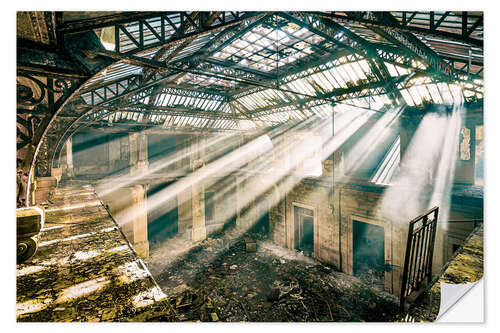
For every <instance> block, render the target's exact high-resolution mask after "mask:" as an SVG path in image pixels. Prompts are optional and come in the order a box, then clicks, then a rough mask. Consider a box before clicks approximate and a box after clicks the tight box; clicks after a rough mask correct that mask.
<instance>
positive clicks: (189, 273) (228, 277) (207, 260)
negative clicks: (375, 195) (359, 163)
mask: <svg viewBox="0 0 500 333" xmlns="http://www.w3.org/2000/svg"><path fill="white" fill-rule="evenodd" d="M250 239H251V240H255V244H256V251H255V252H253V251H247V245H248V244H249V243H253V242H252V241H250ZM171 244H175V246H173V245H171ZM183 246H185V247H184V249H187V250H184V251H181V250H180V248H181V247H183ZM174 248H176V253H177V255H176V256H173V255H170V254H171V253H172V252H173V251H174V250H175V249H174ZM252 250H253V249H252ZM146 262H147V265H148V267H149V268H150V271H151V272H152V274H153V276H154V277H155V279H156V280H157V281H158V283H159V285H160V287H161V288H162V289H163V291H164V292H165V293H166V294H167V295H168V296H169V297H170V298H172V302H171V303H172V305H173V306H175V307H176V310H177V311H178V313H179V316H180V319H181V320H185V321H224V322H238V321H255V322H291V321H294V322H295V321H299V322H305V321H307V322H310V321H352V322H362V321H393V320H394V318H395V317H396V314H397V312H398V300H397V299H396V297H394V296H393V295H391V294H388V293H386V292H384V291H382V290H379V289H377V288H374V287H372V286H369V285H367V284H364V283H363V282H361V281H360V280H359V279H357V278H355V277H352V276H349V275H346V274H344V273H341V272H338V271H336V270H335V269H334V268H332V267H329V266H327V265H324V264H322V263H320V262H318V261H317V260H315V259H313V258H310V257H307V256H304V255H303V254H302V253H300V252H297V251H294V250H289V249H285V248H282V247H280V246H278V245H276V244H274V243H272V242H271V241H270V240H268V239H264V238H263V237H262V236H260V235H259V234H246V235H242V236H239V237H236V238H232V237H231V230H228V231H227V232H225V233H224V234H212V235H211V236H210V237H209V238H208V239H207V240H205V241H203V242H201V243H200V244H197V245H196V244H195V245H193V244H190V243H189V241H188V240H186V239H183V238H181V237H177V238H174V239H169V240H165V242H164V246H158V247H156V248H155V249H152V251H151V257H150V258H149V259H147V260H146Z"/></svg>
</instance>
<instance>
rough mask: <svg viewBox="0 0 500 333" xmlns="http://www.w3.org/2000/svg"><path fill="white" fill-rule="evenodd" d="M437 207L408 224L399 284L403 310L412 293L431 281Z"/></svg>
mask: <svg viewBox="0 0 500 333" xmlns="http://www.w3.org/2000/svg"><path fill="white" fill-rule="evenodd" d="M438 212H439V207H434V208H431V209H430V210H428V211H426V212H425V213H423V214H422V215H420V216H418V217H416V218H415V219H413V220H412V221H410V223H409V227H408V241H407V243H406V254H405V264H404V269H403V279H402V284H401V295H400V299H399V305H400V308H401V309H404V302H405V301H406V300H407V299H408V297H409V296H410V295H411V294H412V293H413V295H415V294H418V293H419V292H420V291H421V290H422V289H423V288H422V287H423V282H424V281H425V280H426V279H427V283H430V282H431V280H432V256H433V252H434V241H435V239H436V229H437V220H438Z"/></svg>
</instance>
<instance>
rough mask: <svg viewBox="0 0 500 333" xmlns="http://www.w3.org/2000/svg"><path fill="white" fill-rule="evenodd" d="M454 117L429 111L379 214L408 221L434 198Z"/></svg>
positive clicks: (416, 133) (422, 210) (409, 147)
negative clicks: (434, 179)
mask: <svg viewBox="0 0 500 333" xmlns="http://www.w3.org/2000/svg"><path fill="white" fill-rule="evenodd" d="M449 123H450V120H449V118H448V117H445V116H439V115H437V114H435V113H432V114H427V115H426V116H425V117H424V118H423V119H422V121H421V122H420V125H419V127H418V129H417V131H416V132H415V134H414V136H413V138H412V139H411V142H410V144H409V146H408V149H407V151H406V153H405V155H404V157H403V161H402V163H401V166H400V172H399V174H398V175H397V176H396V179H395V181H394V184H393V186H390V187H388V188H387V189H386V191H385V192H384V195H383V198H382V200H381V204H380V205H379V209H378V213H379V214H381V216H382V217H384V218H388V219H390V220H391V221H393V222H399V223H408V222H409V221H410V220H411V219H412V218H414V217H415V216H418V215H419V214H421V213H422V212H424V211H425V210H426V208H427V204H428V200H429V197H430V191H431V188H430V181H431V179H432V173H433V172H434V171H435V168H436V165H437V162H438V161H439V159H440V155H441V152H442V147H443V144H444V143H445V142H446V136H447V135H448V128H449Z"/></svg>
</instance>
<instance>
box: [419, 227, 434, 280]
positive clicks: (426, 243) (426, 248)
mask: <svg viewBox="0 0 500 333" xmlns="http://www.w3.org/2000/svg"><path fill="white" fill-rule="evenodd" d="M431 223H432V222H431ZM430 228H431V224H430V223H428V224H427V225H426V228H425V231H424V253H423V260H422V266H423V267H422V269H421V270H420V275H419V277H418V279H419V280H420V281H422V280H423V279H424V278H425V272H427V266H426V264H427V255H428V254H429V230H430Z"/></svg>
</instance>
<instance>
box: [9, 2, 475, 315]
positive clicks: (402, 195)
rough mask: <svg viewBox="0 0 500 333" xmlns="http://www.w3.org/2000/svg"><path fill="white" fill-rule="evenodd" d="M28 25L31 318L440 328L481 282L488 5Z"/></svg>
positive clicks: (22, 150)
mask: <svg viewBox="0 0 500 333" xmlns="http://www.w3.org/2000/svg"><path fill="white" fill-rule="evenodd" d="M16 24H17V36H16V37H17V38H16V41H17V44H16V48H17V50H16V57H17V70H16V103H17V110H16V114H17V116H16V128H17V135H16V141H17V151H16V161H17V164H16V165H17V168H16V179H17V187H16V202H17V208H16V230H17V234H16V239H17V243H16V244H17V249H16V250H17V263H16V321H18V322H26V321H29V322H60V321H64V322H69V321H74V322H125V321H127V322H130V321H134V322H151V321H154V322H243V321H245V322H246V321H248V322H374V321H375V322H402V321H405V322H408V321H411V322H421V321H427V322H428V321H434V320H436V317H437V315H438V313H439V309H440V285H441V284H442V283H450V284H460V283H466V282H475V281H478V280H479V279H481V278H482V276H483V223H484V222H483V188H484V177H483V161H484V127H483V99H484V87H483V73H484V68H483V12H471V11H469V12H467V11H418V12H412V11H409V12H404V11H380V12H371V11H359V12H338V11H311V12H306V11H303V12H294V11H277V12H273V11H255V12H242V11H210V12H209V11H185V12H173V11H163V12H146V11H141V12H77V11H71V12H57V11H55V12H43V11H30V12H28V11H19V12H17V13H16ZM13 176H14V175H12V177H13Z"/></svg>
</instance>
